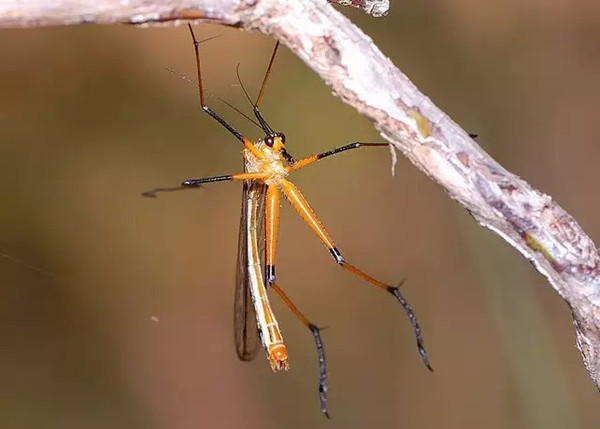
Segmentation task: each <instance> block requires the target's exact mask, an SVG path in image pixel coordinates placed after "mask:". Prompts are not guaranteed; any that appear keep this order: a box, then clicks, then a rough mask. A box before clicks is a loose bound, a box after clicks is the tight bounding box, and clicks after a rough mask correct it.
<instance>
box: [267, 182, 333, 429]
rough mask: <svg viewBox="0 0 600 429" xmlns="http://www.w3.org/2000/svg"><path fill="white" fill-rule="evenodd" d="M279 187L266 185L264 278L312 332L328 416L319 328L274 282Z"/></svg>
mask: <svg viewBox="0 0 600 429" xmlns="http://www.w3.org/2000/svg"><path fill="white" fill-rule="evenodd" d="M279 199H280V197H279V189H277V186H275V185H269V186H268V187H267V195H266V206H265V223H266V225H265V226H266V228H265V230H266V258H265V260H266V267H265V269H266V278H267V284H268V285H269V286H270V287H271V288H272V289H273V290H274V291H275V292H276V293H277V294H278V295H279V296H280V297H281V299H282V300H283V302H285V304H286V305H287V306H288V308H289V309H290V310H291V311H292V313H294V315H295V316H296V317H297V318H298V319H299V320H300V322H302V324H303V325H304V326H306V327H307V328H308V329H310V331H311V332H312V334H313V337H314V338H315V343H316V345H317V355H318V357H319V401H320V404H321V411H322V412H323V414H325V415H326V416H327V417H328V418H329V414H328V413H327V366H326V364H325V351H324V349H323V342H322V341H321V335H320V329H319V328H318V327H317V326H316V325H314V324H312V323H310V322H309V320H308V319H307V318H306V317H305V316H304V315H303V314H302V313H301V312H300V310H298V308H297V307H296V306H295V305H294V303H293V302H292V300H291V299H290V298H289V297H288V296H287V295H286V293H285V292H284V291H283V290H282V289H281V288H280V287H279V286H278V285H277V283H275V281H276V280H275V254H276V249H277V232H278V230H279Z"/></svg>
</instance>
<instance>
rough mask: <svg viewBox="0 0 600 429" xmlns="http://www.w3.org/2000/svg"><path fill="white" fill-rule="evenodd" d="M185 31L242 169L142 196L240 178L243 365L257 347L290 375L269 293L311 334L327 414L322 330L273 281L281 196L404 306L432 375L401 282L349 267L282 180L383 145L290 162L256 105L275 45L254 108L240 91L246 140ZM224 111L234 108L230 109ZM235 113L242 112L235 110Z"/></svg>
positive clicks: (280, 137)
mask: <svg viewBox="0 0 600 429" xmlns="http://www.w3.org/2000/svg"><path fill="white" fill-rule="evenodd" d="M188 28H189V31H190V34H191V37H192V41H193V44H194V51H195V56H196V69H197V74H198V95H199V98H200V105H201V107H202V110H203V111H204V112H206V113H207V114H208V115H209V116H210V117H211V118H213V119H214V120H215V121H217V122H218V123H219V124H221V125H222V126H223V127H224V128H225V129H227V131H229V133H231V134H232V135H233V136H234V137H235V138H236V139H237V140H239V141H240V142H241V143H242V145H243V151H242V155H243V159H244V170H243V172H241V173H237V174H227V175H223V176H214V177H204V178H200V179H189V180H185V181H184V182H183V183H181V185H180V186H177V187H172V188H156V189H153V190H151V191H148V192H145V193H144V194H143V195H145V196H149V197H154V196H156V193H157V192H169V191H178V190H184V189H190V188H198V187H201V186H203V185H205V184H207V183H212V182H223V181H230V180H240V181H242V182H243V191H242V212H241V219H240V231H239V242H238V259H237V276H236V289H235V303H234V337H235V347H236V351H237V355H238V357H239V358H240V359H241V360H251V359H253V358H254V357H255V356H256V354H257V353H258V350H259V349H260V346H261V344H262V346H263V348H264V350H265V351H266V355H267V359H268V361H269V363H270V365H271V368H272V369H273V370H274V371H278V370H287V369H289V363H288V351H287V348H286V346H285V343H284V341H283V336H282V334H281V330H280V329H279V325H278V323H277V319H276V318H275V315H274V314H273V311H272V309H271V306H270V304H269V297H268V291H269V290H271V291H273V292H275V293H276V294H277V295H279V297H280V298H281V299H282V300H283V301H284V303H285V304H286V305H287V306H288V308H289V309H290V310H291V311H292V313H293V314H294V315H295V316H296V317H297V318H298V319H299V320H300V322H301V323H302V324H304V325H305V326H306V327H307V328H308V329H309V330H310V332H311V333H312V335H313V337H314V340H315V343H316V347H317V354H318V361H319V400H320V407H321V411H322V412H323V413H324V414H325V415H326V416H327V417H329V414H328V411H327V367H326V362H325V352H324V348H323V342H322V341H321V335H320V331H321V329H320V328H319V327H317V325H315V324H313V323H312V322H310V321H309V320H308V319H307V318H306V317H305V316H304V314H303V313H302V312H301V311H300V310H299V309H298V308H297V307H296V306H295V305H294V303H293V302H292V300H291V299H290V298H289V297H288V296H287V294H286V293H285V292H284V291H283V289H282V288H281V287H280V286H279V285H278V284H277V281H276V276H275V262H276V261H275V259H276V253H277V252H276V251H277V233H278V227H279V208H280V199H281V196H280V194H281V193H283V195H284V196H285V197H286V199H287V200H288V201H289V203H290V204H291V205H292V206H293V207H294V209H295V210H296V211H297V212H298V214H299V215H300V217H301V218H302V219H303V220H304V221H305V222H306V224H307V225H308V226H309V227H310V229H311V230H312V231H313V232H314V233H315V234H316V235H317V237H318V238H319V239H320V240H321V242H322V243H323V244H324V245H325V246H326V247H327V249H328V250H329V252H330V253H331V256H332V257H333V259H334V260H335V262H336V263H337V264H339V265H340V266H341V267H342V268H343V269H345V270H347V271H349V272H351V273H352V274H354V275H356V276H358V277H360V278H361V279H363V280H364V281H366V282H367V283H369V284H371V285H373V286H376V287H378V288H380V289H383V290H384V291H386V292H388V293H390V294H391V295H393V296H394V297H395V298H396V300H397V301H398V302H399V303H400V305H401V306H402V307H403V308H404V310H405V312H406V315H407V316H408V318H409V320H410V323H411V324H412V327H413V330H414V333H415V337H416V341H417V347H418V351H419V354H420V355H421V359H422V360H423V362H424V364H425V365H426V366H427V368H429V369H430V370H432V368H431V366H430V364H429V360H428V358H427V353H426V351H425V346H424V343H423V338H422V334H421V328H420V327H419V324H418V322H417V318H416V316H415V314H414V312H413V310H412V307H411V306H410V304H409V303H408V302H407V301H406V300H405V299H404V297H403V296H402V294H401V292H400V286H401V284H402V283H401V284H400V285H398V286H391V285H388V284H386V283H383V282H381V281H379V280H377V279H375V278H373V277H371V276H369V275H368V274H366V273H365V272H363V271H361V270H360V269H358V268H357V267H355V266H354V265H352V264H350V263H349V262H347V261H346V259H345V258H344V256H342V253H341V252H340V250H339V249H338V248H337V247H336V246H335V244H334V241H333V239H332V238H331V236H330V235H329V232H327V230H326V229H325V227H324V226H323V224H322V223H321V222H320V220H319V219H318V218H317V216H316V215H315V212H314V211H313V209H312V208H311V206H310V205H309V204H308V202H307V201H306V199H305V198H304V196H303V195H302V193H301V192H300V190H299V189H298V188H297V187H296V186H295V185H294V184H293V183H292V182H291V181H289V180H288V179H287V176H288V175H289V174H291V173H293V172H294V171H296V170H299V169H301V168H304V167H307V166H308V165H310V164H313V163H315V162H317V161H319V160H322V159H324V158H327V157H329V156H332V155H336V154H338V153H340V152H345V151H347V150H351V149H358V148H360V147H385V146H388V143H363V142H354V143H350V144H347V145H345V146H341V147H338V148H335V149H332V150H329V151H326V152H323V153H320V154H317V155H312V156H308V157H306V158H302V159H299V160H294V158H293V157H292V156H291V155H290V154H289V153H288V151H287V149H286V146H285V143H286V141H285V135H284V134H283V133H281V132H276V131H274V129H273V128H272V127H271V126H270V125H269V124H268V123H267V121H266V120H265V119H264V117H263V116H262V113H261V112H260V110H259V107H258V106H259V103H260V101H261V98H262V96H263V93H264V90H265V87H266V85H267V81H268V79H269V75H270V73H271V69H272V66H273V62H274V60H275V56H276V54H277V49H278V47H279V42H277V43H276V44H275V48H274V49H273V53H272V55H271V59H270V61H269V65H268V67H267V70H266V72H265V76H264V78H263V82H262V85H261V88H260V91H259V94H258V97H257V98H256V101H255V102H254V103H252V101H251V99H250V97H249V95H248V93H247V92H246V90H245V88H244V87H243V85H241V86H242V89H243V91H244V93H245V95H246V97H247V98H248V100H250V103H251V104H252V105H253V113H254V116H255V118H256V121H254V120H253V119H252V118H249V117H248V116H246V115H244V116H246V118H248V119H249V120H250V121H252V122H254V123H255V124H256V125H257V126H259V127H260V128H261V130H262V131H263V132H264V137H263V138H261V139H259V140H257V141H255V142H253V141H251V140H249V139H247V138H246V137H244V136H243V135H242V134H241V133H240V132H238V131H237V130H236V129H235V128H234V127H232V126H231V125H230V124H229V123H227V121H225V119H223V118H222V117H221V116H219V114H217V113H216V112H215V111H214V110H212V109H211V108H210V107H208V105H207V104H206V102H205V99H204V88H203V83H202V72H201V65H200V54H199V44H200V43H201V42H198V40H197V39H196V36H195V34H194V31H193V30H192V27H191V26H190V25H188ZM238 78H239V74H238ZM240 84H241V80H240ZM230 107H233V106H231V105H230ZM234 109H235V108H234ZM235 110H237V111H238V112H239V113H242V112H241V111H239V110H238V109H235ZM242 114H243V113H242ZM257 121H258V122H257Z"/></svg>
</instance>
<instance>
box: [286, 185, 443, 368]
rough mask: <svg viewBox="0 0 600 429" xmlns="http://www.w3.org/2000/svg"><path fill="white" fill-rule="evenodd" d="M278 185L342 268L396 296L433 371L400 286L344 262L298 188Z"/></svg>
mask: <svg viewBox="0 0 600 429" xmlns="http://www.w3.org/2000/svg"><path fill="white" fill-rule="evenodd" d="M280 186H281V189H282V191H283V193H284V194H285V196H286V197H287V199H288V200H289V201H290V203H291V204H292V206H293V207H294V209H296V211H297V212H298V213H299V214H300V216H301V217H302V219H303V220H304V221H305V222H306V223H307V224H308V226H309V227H310V228H311V229H312V230H313V231H314V233H315V234H317V236H318V237H319V239H320V240H321V241H322V242H323V244H324V245H325V246H326V247H327V248H328V249H329V252H330V253H331V255H332V256H333V258H334V259H335V260H336V262H337V263H338V264H339V265H340V266H341V267H342V268H344V269H346V270H348V271H350V272H351V273H353V274H354V275H356V276H358V277H360V278H362V279H363V280H366V281H367V282H369V283H370V284H372V285H374V286H377V287H379V288H381V289H383V290H385V291H387V292H388V293H390V294H392V295H394V296H395V297H396V299H397V301H398V302H399V303H400V305H402V307H403V308H404V311H405V312H406V315H407V316H408V319H409V320H410V322H411V325H412V327H413V331H414V333H415V337H416V340H417V347H418V349H419V354H420V355H421V359H422V360H423V363H424V364H425V365H426V366H427V368H429V370H431V371H433V369H432V368H431V365H430V364H429V360H428V358H427V352H426V350H425V345H424V343H423V335H422V332H421V327H420V326H419V323H418V321H417V317H416V316H415V314H414V312H413V310H412V307H411V306H410V304H409V303H408V302H407V301H406V299H404V297H403V296H402V294H401V293H400V286H390V285H387V284H385V283H383V282H380V281H379V280H377V279H374V278H373V277H371V276H369V275H368V274H366V273H364V272H363V271H361V270H359V269H358V268H356V267H355V266H354V265H352V264H349V263H348V262H346V261H345V259H344V257H343V256H342V254H341V252H340V251H339V250H338V249H337V248H336V247H335V244H334V242H333V239H332V238H331V236H330V235H329V233H328V232H327V230H326V229H325V227H324V226H323V225H322V224H321V222H320V221H319V219H318V218H317V216H316V215H315V212H314V211H313V209H312V208H311V207H310V205H309V204H308V201H306V199H305V198H304V196H303V195H302V193H301V192H300V190H299V189H298V188H297V187H296V186H295V185H294V184H293V183H291V182H290V181H288V180H285V179H284V180H283V181H282V182H281V183H280ZM401 284H402V283H401Z"/></svg>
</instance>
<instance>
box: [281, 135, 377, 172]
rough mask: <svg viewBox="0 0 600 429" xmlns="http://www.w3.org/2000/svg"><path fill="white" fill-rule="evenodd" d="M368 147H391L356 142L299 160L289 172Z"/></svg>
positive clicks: (291, 166) (289, 168)
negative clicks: (352, 150)
mask: <svg viewBox="0 0 600 429" xmlns="http://www.w3.org/2000/svg"><path fill="white" fill-rule="evenodd" d="M367 146H389V143H363V142H354V143H350V144H347V145H345V146H341V147H337V148H335V149H331V150H328V151H327V152H323V153H319V154H317V155H312V156H308V157H306V158H302V159H299V160H298V161H296V162H295V163H294V164H292V165H290V166H289V167H288V168H287V170H288V171H296V170H300V169H301V168H303V167H306V166H307V165H309V164H312V163H313V162H317V161H319V160H321V159H323V158H326V157H328V156H331V155H336V154H338V153H340V152H345V151H347V150H350V149H358V148H359V147H367Z"/></svg>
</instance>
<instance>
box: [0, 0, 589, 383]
mask: <svg viewBox="0 0 600 429" xmlns="http://www.w3.org/2000/svg"><path fill="white" fill-rule="evenodd" d="M343 2H345V0H342V1H341V2H340V3H343ZM351 3H355V4H358V3H357V2H351ZM361 4H364V3H361ZM180 19H199V20H202V21H209V22H216V23H222V24H227V25H233V26H240V27H244V28H246V29H251V30H258V31H261V32H263V33H266V34H271V35H273V36H274V37H276V38H277V39H279V40H281V41H282V42H283V43H285V44H286V45H287V46H288V47H289V49H290V50H292V51H293V52H294V53H295V54H296V55H297V56H298V57H300V58H301V59H302V60H304V62H306V63H307V64H308V65H309V66H310V67H311V68H312V69H313V70H314V71H315V72H316V73H317V74H319V76H321V78H322V79H323V80H324V81H325V82H326V83H327V84H328V85H329V86H330V87H331V88H332V90H333V92H334V94H336V95H337V96H338V97H340V98H341V99H342V100H343V101H344V102H346V103H347V104H349V105H351V106H353V107H354V108H355V109H356V110H357V111H358V112H360V113H361V114H363V115H364V116H366V117H368V118H369V119H370V120H371V121H372V122H373V124H374V125H375V127H376V128H377V129H378V130H379V131H380V132H381V134H382V135H383V136H384V137H385V138H386V139H387V140H388V141H390V142H391V143H392V144H393V145H394V146H395V147H396V148H398V149H400V150H401V151H402V152H403V153H404V155H405V156H406V157H407V158H408V159H410V160H411V162H413V164H415V165H416V166H417V167H418V168H419V169H420V170H421V171H423V172H424V173H425V174H427V175H428V176H429V177H430V178H431V179H433V180H434V181H436V182H437V183H439V184H440V185H441V186H443V187H444V189H446V191H447V192H448V194H449V196H450V197H451V198H453V199H454V200H456V201H458V202H459V203H460V204H461V205H462V206H464V207H465V208H466V209H467V210H468V211H469V212H470V213H471V214H472V216H473V218H474V219H475V220H476V221H477V222H478V223H479V224H480V225H482V226H484V227H486V228H489V229H491V230H492V231H494V232H496V233H497V234H498V235H500V236H501V237H502V238H503V239H504V240H506V241H507V242H508V243H509V244H510V245H511V246H513V247H514V248H515V249H517V250H518V251H519V252H521V254H522V255H523V256H525V257H526V258H527V259H528V260H530V261H531V262H532V264H533V265H534V266H535V268H536V269H537V270H538V271H539V272H540V273H542V274H543V275H544V276H546V278H547V279H548V281H549V282H550V284H551V285H552V286H553V287H554V289H555V290H556V291H557V292H558V293H559V294H560V296H561V297H562V298H563V299H564V300H565V301H566V302H567V304H568V305H569V307H570V308H571V311H572V314H573V318H574V322H575V327H576V335H577V338H576V339H577V346H578V348H579V350H580V351H581V354H582V356H583V361H584V364H585V366H586V368H587V370H588V372H589V375H590V377H591V378H592V380H593V381H594V383H595V384H596V386H600V269H599V266H598V262H599V255H598V251H597V249H596V246H595V245H594V243H593V242H592V241H591V240H590V238H589V237H588V236H587V235H586V234H585V233H584V231H583V230H582V229H581V227H580V226H579V225H578V224H577V222H576V221H575V220H574V219H573V218H572V217H571V216H569V215H568V214H567V213H566V212H565V211H564V210H563V209H562V208H561V207H560V206H559V205H558V204H556V202H554V201H553V200H552V198H551V197H550V196H548V195H545V194H543V193H541V192H539V191H538V190H536V189H534V188H532V187H531V186H530V185H529V184H528V183H526V182H525V181H523V180H521V179H520V178H519V177H517V176H515V175H514V174H511V173H510V172H508V171H506V170H505V169H504V168H503V167H502V166H500V165H499V164H498V163H497V162H496V161H494V160H493V159H492V158H491V157H490V156H489V155H488V154H487V153H485V152H484V151H483V150H482V149H481V148H480V147H479V146H477V144H475V142H473V140H471V139H470V138H469V135H468V134H467V133H466V132H465V131H464V130H463V129H461V128H460V127H459V126H458V125H457V124H455V123H454V122H453V121H452V120H451V119H450V118H449V117H448V116H447V115H446V114H444V113H443V112H442V111H441V110H440V109H438V108H437V107H436V106H435V105H434V104H433V103H432V102H431V101H430V100H429V99H428V98H427V97H425V96H424V95H423V94H421V93H420V92H419V91H418V89H417V88H416V87H415V86H414V85H413V84H412V83H411V82H410V80H409V79H408V78H407V77H406V76H405V75H403V74H402V73H401V72H400V71H399V70H398V69H397V68H396V67H395V66H394V65H393V64H392V63H391V62H390V60H389V59H388V58H386V57H385V56H384V55H383V54H382V53H381V52H380V51H379V49H378V48H377V47H376V46H375V45H373V43H372V41H371V40H370V39H369V38H368V37H367V36H366V35H365V34H364V33H362V32H361V31H360V30H359V29H358V28H356V27H355V26H354V25H353V24H352V23H351V22H349V21H348V19H346V18H345V17H344V16H342V15H341V14H340V13H338V12H337V11H335V9H334V8H333V7H331V6H330V5H329V4H327V2H326V1H325V0H294V1H290V0H196V1H191V0H163V1H161V2H148V1H146V0H131V1H129V2H126V3H125V2H118V1H116V0H112V1H110V0H103V1H101V0H99V1H97V2H83V1H81V2H76V1H66V0H63V1H60V0H57V1H53V2H46V1H44V2H42V1H40V0H30V1H27V2H25V1H21V2H13V3H10V2H9V3H6V2H4V3H2V4H0V27H32V26H40V25H57V24H75V23H84V22H86V23H90V22H95V23H117V22H120V23H136V24H143V23H146V24H147V23H153V22H164V21H173V20H180Z"/></svg>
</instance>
